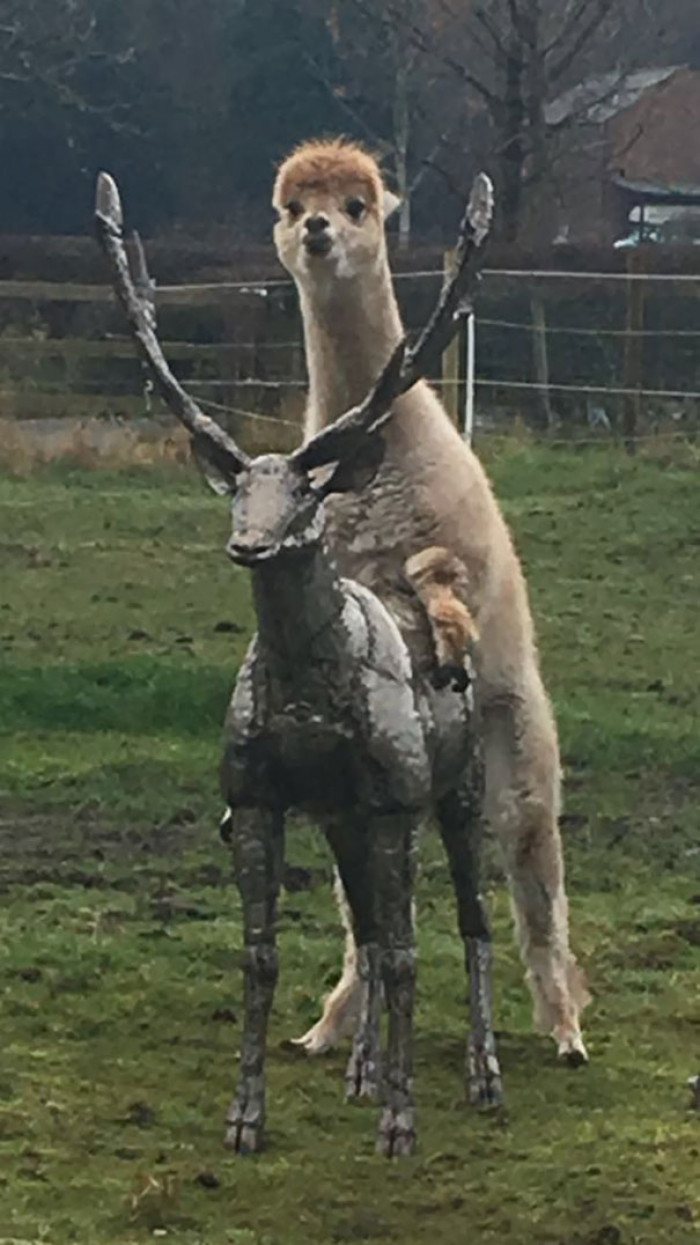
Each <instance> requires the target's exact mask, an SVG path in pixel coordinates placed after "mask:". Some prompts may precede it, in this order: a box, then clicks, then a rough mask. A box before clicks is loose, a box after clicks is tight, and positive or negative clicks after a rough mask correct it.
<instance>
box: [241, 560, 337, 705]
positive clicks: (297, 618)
mask: <svg viewBox="0 0 700 1245" xmlns="http://www.w3.org/2000/svg"><path fill="white" fill-rule="evenodd" d="M252 581H253V600H254V602H255V612H256V615H257V623H258V644H259V647H260V650H261V653H262V654H263V656H264V660H265V665H266V667H267V669H268V670H269V671H270V673H271V674H272V676H273V677H274V678H275V679H276V680H278V681H279V682H280V683H281V684H282V685H283V686H284V687H285V688H287V689H293V688H296V687H297V686H298V687H300V688H301V687H308V688H310V687H311V685H314V686H315V679H313V678H310V676H311V675H313V674H314V673H315V672H317V671H318V672H319V674H323V673H324V672H325V677H326V678H330V679H331V681H332V675H333V670H334V668H340V667H341V666H342V665H343V660H344V647H345V635H344V631H343V628H342V624H341V616H342V611H343V605H344V596H343V591H342V587H341V583H340V580H339V578H338V574H337V572H336V569H335V566H334V565H333V562H332V561H331V560H330V558H329V557H328V555H327V554H326V552H325V550H324V549H323V548H322V547H321V546H320V545H319V546H317V547H315V548H313V549H308V550H304V551H303V552H298V553H296V554H294V555H292V556H286V555H282V556H280V557H277V558H274V559H273V560H272V561H271V562H270V563H269V564H263V565H261V566H259V567H256V568H255V570H254V571H253V575H252Z"/></svg>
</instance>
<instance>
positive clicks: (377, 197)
mask: <svg viewBox="0 0 700 1245" xmlns="http://www.w3.org/2000/svg"><path fill="white" fill-rule="evenodd" d="M348 186H353V187H355V186H361V187H362V189H363V191H364V193H365V195H366V197H367V202H368V203H369V204H370V205H371V206H375V207H376V206H377V205H378V204H379V203H381V199H382V195H383V193H384V182H383V181H382V175H381V172H380V170H379V165H378V164H377V161H376V160H375V158H374V156H372V155H370V153H369V152H368V151H366V150H365V149H364V147H361V146H360V144H359V143H354V142H350V141H349V140H348V139H345V138H328V139H313V140H310V141H309V142H305V143H301V144H300V146H299V147H296V148H295V149H294V151H293V152H292V153H291V155H289V156H287V158H286V160H285V161H284V162H283V163H282V165H281V166H280V168H279V171H278V173H277V178H276V181H275V188H274V191H273V195H272V202H273V204H274V205H275V207H282V206H283V205H284V204H285V203H286V202H287V201H288V200H289V199H290V198H293V197H294V195H295V194H298V193H299V192H301V191H305V190H317V189H320V188H322V189H324V190H330V191H336V190H337V191H339V192H340V193H342V192H343V191H346V190H347V188H348Z"/></svg>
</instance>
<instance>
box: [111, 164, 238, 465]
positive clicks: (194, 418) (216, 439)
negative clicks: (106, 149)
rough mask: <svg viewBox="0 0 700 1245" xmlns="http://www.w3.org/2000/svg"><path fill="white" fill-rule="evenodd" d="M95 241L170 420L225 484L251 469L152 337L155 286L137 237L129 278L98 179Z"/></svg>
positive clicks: (118, 227)
mask: <svg viewBox="0 0 700 1245" xmlns="http://www.w3.org/2000/svg"><path fill="white" fill-rule="evenodd" d="M95 227H96V230H97V237H98V241H99V243H100V246H101V247H102V250H103V251H104V253H105V255H106V256H107V259H108V261H109V265H110V268H111V270H112V284H113V285H114V289H115V291H116V294H117V298H118V299H119V302H120V303H121V305H122V307H123V308H124V311H125V312H126V315H127V318H128V321H129V324H130V326H131V332H132V336H133V338H134V341H135V343H136V347H137V349H138V351H139V354H140V355H141V357H142V359H143V360H144V362H145V364H146V366H147V368H148V371H149V373H150V375H151V377H152V379H153V383H154V385H155V387H156V389H157V390H158V392H159V393H160V395H161V397H162V398H163V400H164V402H165V403H166V405H167V407H168V408H169V410H170V411H172V413H173V415H175V416H176V418H177V419H179V420H180V422H181V423H182V424H184V426H185V428H186V429H187V431H188V432H189V433H190V435H191V436H192V440H193V442H194V443H195V445H196V446H197V447H198V449H200V450H201V451H202V453H203V454H204V456H205V457H206V458H207V460H208V461H209V462H210V463H211V464H212V466H213V467H215V468H216V469H217V471H219V472H220V473H221V474H222V475H223V476H224V477H225V478H230V477H231V476H235V475H237V474H238V472H240V471H242V470H243V469H244V468H245V467H247V466H248V465H249V463H250V459H249V458H248V456H247V454H244V453H243V451H242V450H240V449H239V448H238V446H237V445H236V443H235V441H234V440H233V439H232V438H231V437H229V435H228V433H226V432H224V430H223V428H221V427H219V425H218V424H217V423H216V422H215V421H214V420H213V419H210V418H209V416H208V415H205V414H204V413H203V412H202V411H201V410H200V409H199V407H198V406H197V403H196V402H195V401H194V399H193V398H191V397H190V396H189V394H188V393H186V392H185V390H184V389H183V388H182V385H180V384H179V382H178V381H177V380H176V379H175V377H174V376H173V374H172V372H171V371H170V368H169V367H168V364H167V362H166V359H165V356H164V354H163V351H162V350H161V348H160V342H159V341H158V338H157V336H156V331H155V329H156V314H155V299H154V288H155V287H154V282H153V281H152V280H151V278H150V277H149V275H148V268H147V266H146V257H145V255H144V251H143V247H142V245H141V240H140V238H139V237H138V234H135V235H134V240H135V244H136V264H135V277H132V275H131V270H130V268H129V260H128V258H127V254H126V248H125V246H124V234H123V213H122V205H121V200H120V198H119V191H118V189H117V185H116V182H115V181H114V179H113V178H111V177H110V176H109V174H108V173H100V175H99V177H98V179H97V193H96V196H95Z"/></svg>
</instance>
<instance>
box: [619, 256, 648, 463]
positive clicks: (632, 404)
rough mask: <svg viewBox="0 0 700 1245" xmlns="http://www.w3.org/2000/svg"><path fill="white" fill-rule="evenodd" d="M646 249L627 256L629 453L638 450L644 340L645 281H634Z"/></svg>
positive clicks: (625, 427)
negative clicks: (642, 332)
mask: <svg viewBox="0 0 700 1245" xmlns="http://www.w3.org/2000/svg"><path fill="white" fill-rule="evenodd" d="M645 259H646V257H645V253H644V248H643V247H634V248H633V249H632V250H631V251H630V253H629V255H628V257H627V272H628V275H629V276H630V277H632V278H633V279H632V280H631V281H628V282H627V331H626V334H625V353H624V361H623V386H624V388H625V389H629V390H633V391H634V392H631V393H626V394H625V395H624V397H623V400H622V401H623V406H622V432H623V436H624V440H625V448H626V450H627V452H628V453H629V454H634V453H635V451H636V449H637V433H638V431H639V416H640V413H641V406H642V399H641V394H640V392H639V391H640V389H641V387H642V338H641V330H642V329H643V328H644V285H645V282H644V281H639V280H636V281H635V280H634V277H635V276H637V277H639V276H641V274H642V273H643V272H644V270H645Z"/></svg>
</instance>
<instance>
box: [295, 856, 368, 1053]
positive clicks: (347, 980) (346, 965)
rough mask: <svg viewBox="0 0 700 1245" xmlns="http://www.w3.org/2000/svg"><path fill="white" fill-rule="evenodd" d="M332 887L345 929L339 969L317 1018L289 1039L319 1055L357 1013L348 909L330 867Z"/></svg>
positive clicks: (345, 1033) (347, 1030)
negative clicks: (308, 1026)
mask: <svg viewBox="0 0 700 1245" xmlns="http://www.w3.org/2000/svg"><path fill="white" fill-rule="evenodd" d="M333 891H334V894H335V898H336V902H337V904H338V909H339V911H340V919H341V921H342V922H343V929H344V930H345V956H344V960H343V972H342V975H341V977H340V979H339V980H338V982H337V984H336V985H335V986H334V987H333V989H332V990H331V992H330V994H328V995H327V996H326V998H325V999H324V1001H323V1014H322V1016H321V1019H320V1020H317V1021H316V1024H314V1025H312V1026H311V1028H310V1029H307V1031H306V1033H304V1034H302V1036H301V1037H299V1038H294V1039H293V1042H292V1045H293V1046H298V1047H299V1048H300V1049H302V1050H304V1051H306V1054H307V1055H322V1054H324V1053H325V1051H328V1050H330V1049H331V1048H332V1047H333V1046H336V1045H337V1044H338V1042H340V1041H342V1039H343V1038H346V1037H351V1036H352V1034H353V1033H354V1032H355V1030H356V1028H357V1024H358V1020H359V1016H360V1007H361V1003H362V981H361V978H360V974H359V972H358V965H357V947H356V945H355V935H354V933H353V925H352V913H351V911H350V905H349V904H348V901H347V897H346V894H345V891H344V889H343V883H342V881H341V878H340V874H339V873H338V870H337V869H335V870H334V886H333Z"/></svg>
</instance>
